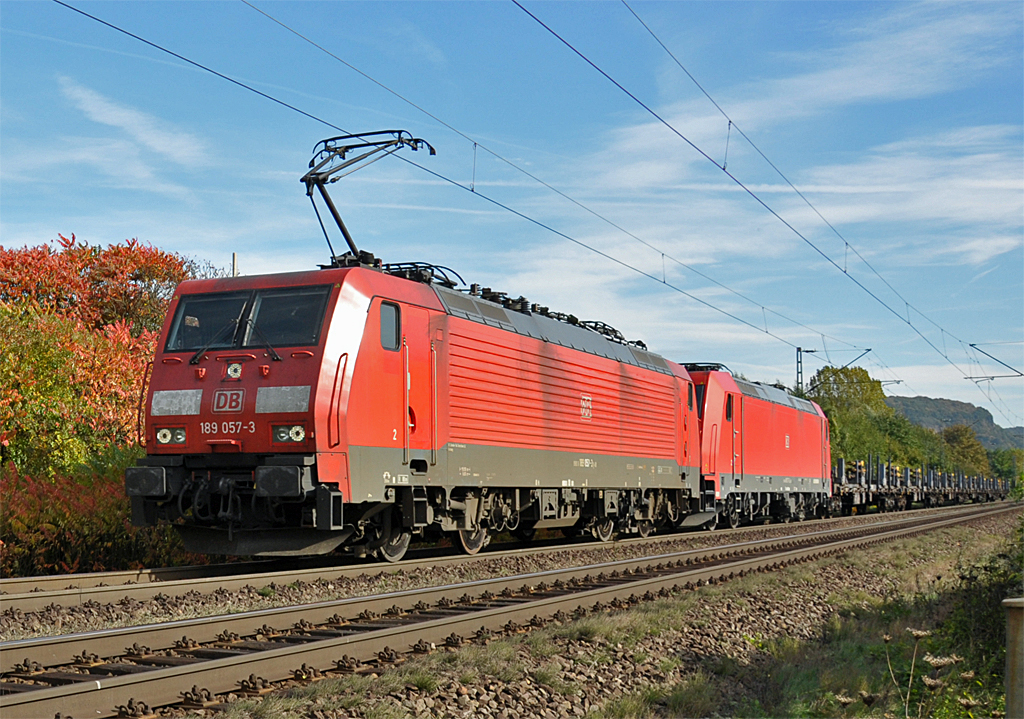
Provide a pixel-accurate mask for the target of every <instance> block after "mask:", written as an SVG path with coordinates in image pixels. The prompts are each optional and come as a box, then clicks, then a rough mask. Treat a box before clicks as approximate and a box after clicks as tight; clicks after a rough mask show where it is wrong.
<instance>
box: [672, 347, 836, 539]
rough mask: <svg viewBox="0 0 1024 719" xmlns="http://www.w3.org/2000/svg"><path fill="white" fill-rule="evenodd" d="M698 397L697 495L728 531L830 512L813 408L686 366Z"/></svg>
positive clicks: (819, 415)
mask: <svg viewBox="0 0 1024 719" xmlns="http://www.w3.org/2000/svg"><path fill="white" fill-rule="evenodd" d="M686 368H687V369H688V370H689V371H690V375H691V377H692V378H693V381H694V382H695V383H696V385H697V393H698V396H699V397H700V405H699V406H700V408H701V412H700V426H701V457H702V459H703V461H702V462H701V492H702V495H704V496H705V497H706V501H705V504H706V505H708V506H712V505H711V499H712V497H713V498H714V499H715V500H717V504H716V505H714V506H717V507H718V509H719V516H720V517H721V518H722V519H723V520H724V521H725V522H727V523H728V525H729V526H730V527H736V526H738V525H739V524H740V522H741V521H742V522H748V521H755V520H757V519H769V518H770V519H778V520H783V521H788V520H790V519H796V520H803V519H804V518H806V517H810V516H819V517H820V516H823V515H825V514H829V513H831V512H832V511H833V509H834V507H833V506H832V504H831V500H832V454H831V449H830V445H829V435H828V419H827V418H826V417H825V414H824V412H822V411H821V408H820V407H819V406H818V405H817V404H815V403H814V402H810V401H808V400H806V399H801V398H800V397H794V396H793V395H791V394H789V393H788V392H786V391H785V390H783V389H780V388H778V387H773V386H771V385H765V384H760V383H757V382H747V381H744V380H740V379H737V378H734V377H733V376H732V374H731V373H729V371H728V370H726V369H725V367H724V366H722V365H720V364H688V365H686Z"/></svg>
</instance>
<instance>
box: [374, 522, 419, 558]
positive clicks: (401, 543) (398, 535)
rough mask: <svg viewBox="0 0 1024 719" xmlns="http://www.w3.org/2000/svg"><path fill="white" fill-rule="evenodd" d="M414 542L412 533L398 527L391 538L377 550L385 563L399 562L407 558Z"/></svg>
mask: <svg viewBox="0 0 1024 719" xmlns="http://www.w3.org/2000/svg"><path fill="white" fill-rule="evenodd" d="M410 542H412V531H411V530H409V529H402V528H401V527H396V528H395V529H394V530H393V531H392V532H391V538H390V539H389V540H388V541H387V542H386V543H385V544H384V546H382V547H380V548H379V549H378V550H377V556H378V557H380V558H381V559H383V560H384V561H385V562H398V561H401V559H402V557H404V556H405V553H406V551H408V549H409V544H410Z"/></svg>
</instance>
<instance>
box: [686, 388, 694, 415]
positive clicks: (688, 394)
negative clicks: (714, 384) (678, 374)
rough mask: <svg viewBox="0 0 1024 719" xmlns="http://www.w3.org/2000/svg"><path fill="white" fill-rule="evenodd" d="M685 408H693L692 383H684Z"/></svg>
mask: <svg viewBox="0 0 1024 719" xmlns="http://www.w3.org/2000/svg"><path fill="white" fill-rule="evenodd" d="M686 408H687V409H693V385H692V384H687V385H686Z"/></svg>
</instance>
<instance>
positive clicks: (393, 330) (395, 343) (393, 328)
mask: <svg viewBox="0 0 1024 719" xmlns="http://www.w3.org/2000/svg"><path fill="white" fill-rule="evenodd" d="M380 345H381V347H383V348H384V349H386V350H397V349H398V348H399V347H400V346H401V345H402V313H401V311H400V310H399V308H398V305H393V304H391V303H390V302H381V304H380Z"/></svg>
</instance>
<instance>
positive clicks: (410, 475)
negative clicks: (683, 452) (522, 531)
mask: <svg viewBox="0 0 1024 719" xmlns="http://www.w3.org/2000/svg"><path fill="white" fill-rule="evenodd" d="M349 456H350V458H351V459H350V461H351V470H352V471H351V482H352V498H351V501H354V502H359V501H374V500H379V499H380V498H381V496H382V495H383V490H384V488H385V487H389V486H407V485H419V486H435V487H440V486H449V487H488V488H549V489H550V488H555V487H558V488H567V487H574V488H577V489H690V490H691V491H692V492H694V493H696V492H697V490H698V486H699V478H700V474H699V469H698V467H682V466H680V465H678V464H677V463H676V462H674V461H673V460H666V459H658V458H653V457H620V456H615V455H604V454H595V453H589V452H562V451H555V450H539V449H522V448H516V447H497V446H483V445H467V444H459V443H449V444H447V445H444V446H443V447H441V448H440V449H439V450H438V451H437V453H436V464H434V465H430V464H429V462H428V461H427V458H428V457H429V451H427V450H412V451H411V452H410V460H411V461H410V464H403V463H402V450H401V449H384V448H379V447H350V455H349ZM417 460H418V461H419V462H420V464H417ZM417 470H420V471H417ZM422 470H425V471H422ZM322 479H323V478H322Z"/></svg>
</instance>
